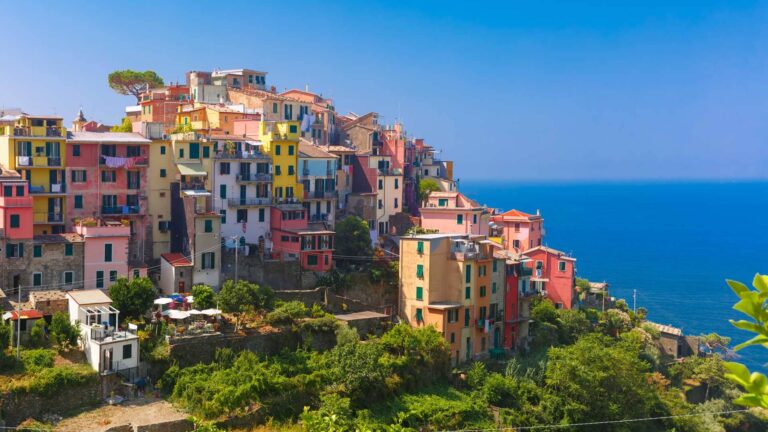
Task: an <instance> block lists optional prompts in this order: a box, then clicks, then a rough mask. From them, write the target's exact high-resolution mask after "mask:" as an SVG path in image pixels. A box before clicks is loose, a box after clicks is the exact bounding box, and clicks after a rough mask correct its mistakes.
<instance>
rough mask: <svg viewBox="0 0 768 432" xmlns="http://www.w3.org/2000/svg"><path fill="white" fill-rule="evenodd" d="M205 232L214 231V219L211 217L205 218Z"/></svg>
mask: <svg viewBox="0 0 768 432" xmlns="http://www.w3.org/2000/svg"><path fill="white" fill-rule="evenodd" d="M205 232H207V233H209V232H213V221H212V220H210V219H206V220H205Z"/></svg>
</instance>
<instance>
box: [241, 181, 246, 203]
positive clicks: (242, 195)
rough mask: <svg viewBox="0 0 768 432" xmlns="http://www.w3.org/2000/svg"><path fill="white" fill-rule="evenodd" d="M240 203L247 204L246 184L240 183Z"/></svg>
mask: <svg viewBox="0 0 768 432" xmlns="http://www.w3.org/2000/svg"><path fill="white" fill-rule="evenodd" d="M240 204H245V185H240Z"/></svg>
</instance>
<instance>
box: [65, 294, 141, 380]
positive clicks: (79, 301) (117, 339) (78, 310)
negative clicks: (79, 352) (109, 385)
mask: <svg viewBox="0 0 768 432" xmlns="http://www.w3.org/2000/svg"><path fill="white" fill-rule="evenodd" d="M67 301H68V302H69V319H70V321H71V322H72V324H76V323H77V322H78V321H79V322H80V335H81V343H82V347H83V351H84V352H85V357H86V358H87V359H88V363H90V364H91V366H92V367H93V369H94V370H96V371H97V372H99V373H102V374H109V373H116V372H129V373H130V372H132V371H135V370H136V368H138V366H139V338H138V337H137V336H136V335H135V334H134V333H131V332H128V331H119V330H118V329H119V321H118V316H119V315H120V311H118V310H117V309H115V308H114V307H112V299H110V298H109V297H108V296H107V295H106V294H104V292H103V291H101V290H83V291H70V292H68V293H67Z"/></svg>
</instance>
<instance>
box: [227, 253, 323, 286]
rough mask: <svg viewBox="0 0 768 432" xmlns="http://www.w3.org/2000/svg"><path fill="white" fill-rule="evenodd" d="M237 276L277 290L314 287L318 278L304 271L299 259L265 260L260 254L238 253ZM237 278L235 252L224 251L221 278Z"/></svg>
mask: <svg viewBox="0 0 768 432" xmlns="http://www.w3.org/2000/svg"><path fill="white" fill-rule="evenodd" d="M237 276H238V278H240V279H242V280H247V281H251V282H256V283H258V284H264V285H267V286H269V287H270V288H272V289H273V290H275V291H281V290H296V289H302V288H311V287H314V285H315V282H316V280H317V278H316V277H315V275H314V274H313V273H312V272H306V271H302V270H301V267H300V266H299V262H298V261H284V262H281V261H275V260H263V259H262V257H261V256H258V255H252V256H248V255H243V254H238V257H237ZM234 278H235V253H234V252H233V251H226V250H224V251H222V256H221V280H222V281H225V280H227V279H234Z"/></svg>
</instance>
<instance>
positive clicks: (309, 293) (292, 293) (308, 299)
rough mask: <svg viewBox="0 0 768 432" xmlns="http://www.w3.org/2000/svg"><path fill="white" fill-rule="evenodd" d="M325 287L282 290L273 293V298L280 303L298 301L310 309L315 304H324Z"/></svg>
mask: <svg viewBox="0 0 768 432" xmlns="http://www.w3.org/2000/svg"><path fill="white" fill-rule="evenodd" d="M326 289H327V288H325V287H317V288H315V289H310V290H284V291H275V297H276V298H278V299H280V300H282V301H286V302H288V301H300V302H302V303H304V304H305V305H307V306H308V307H311V306H312V305H313V304H315V303H320V304H324V303H325V291H326Z"/></svg>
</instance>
